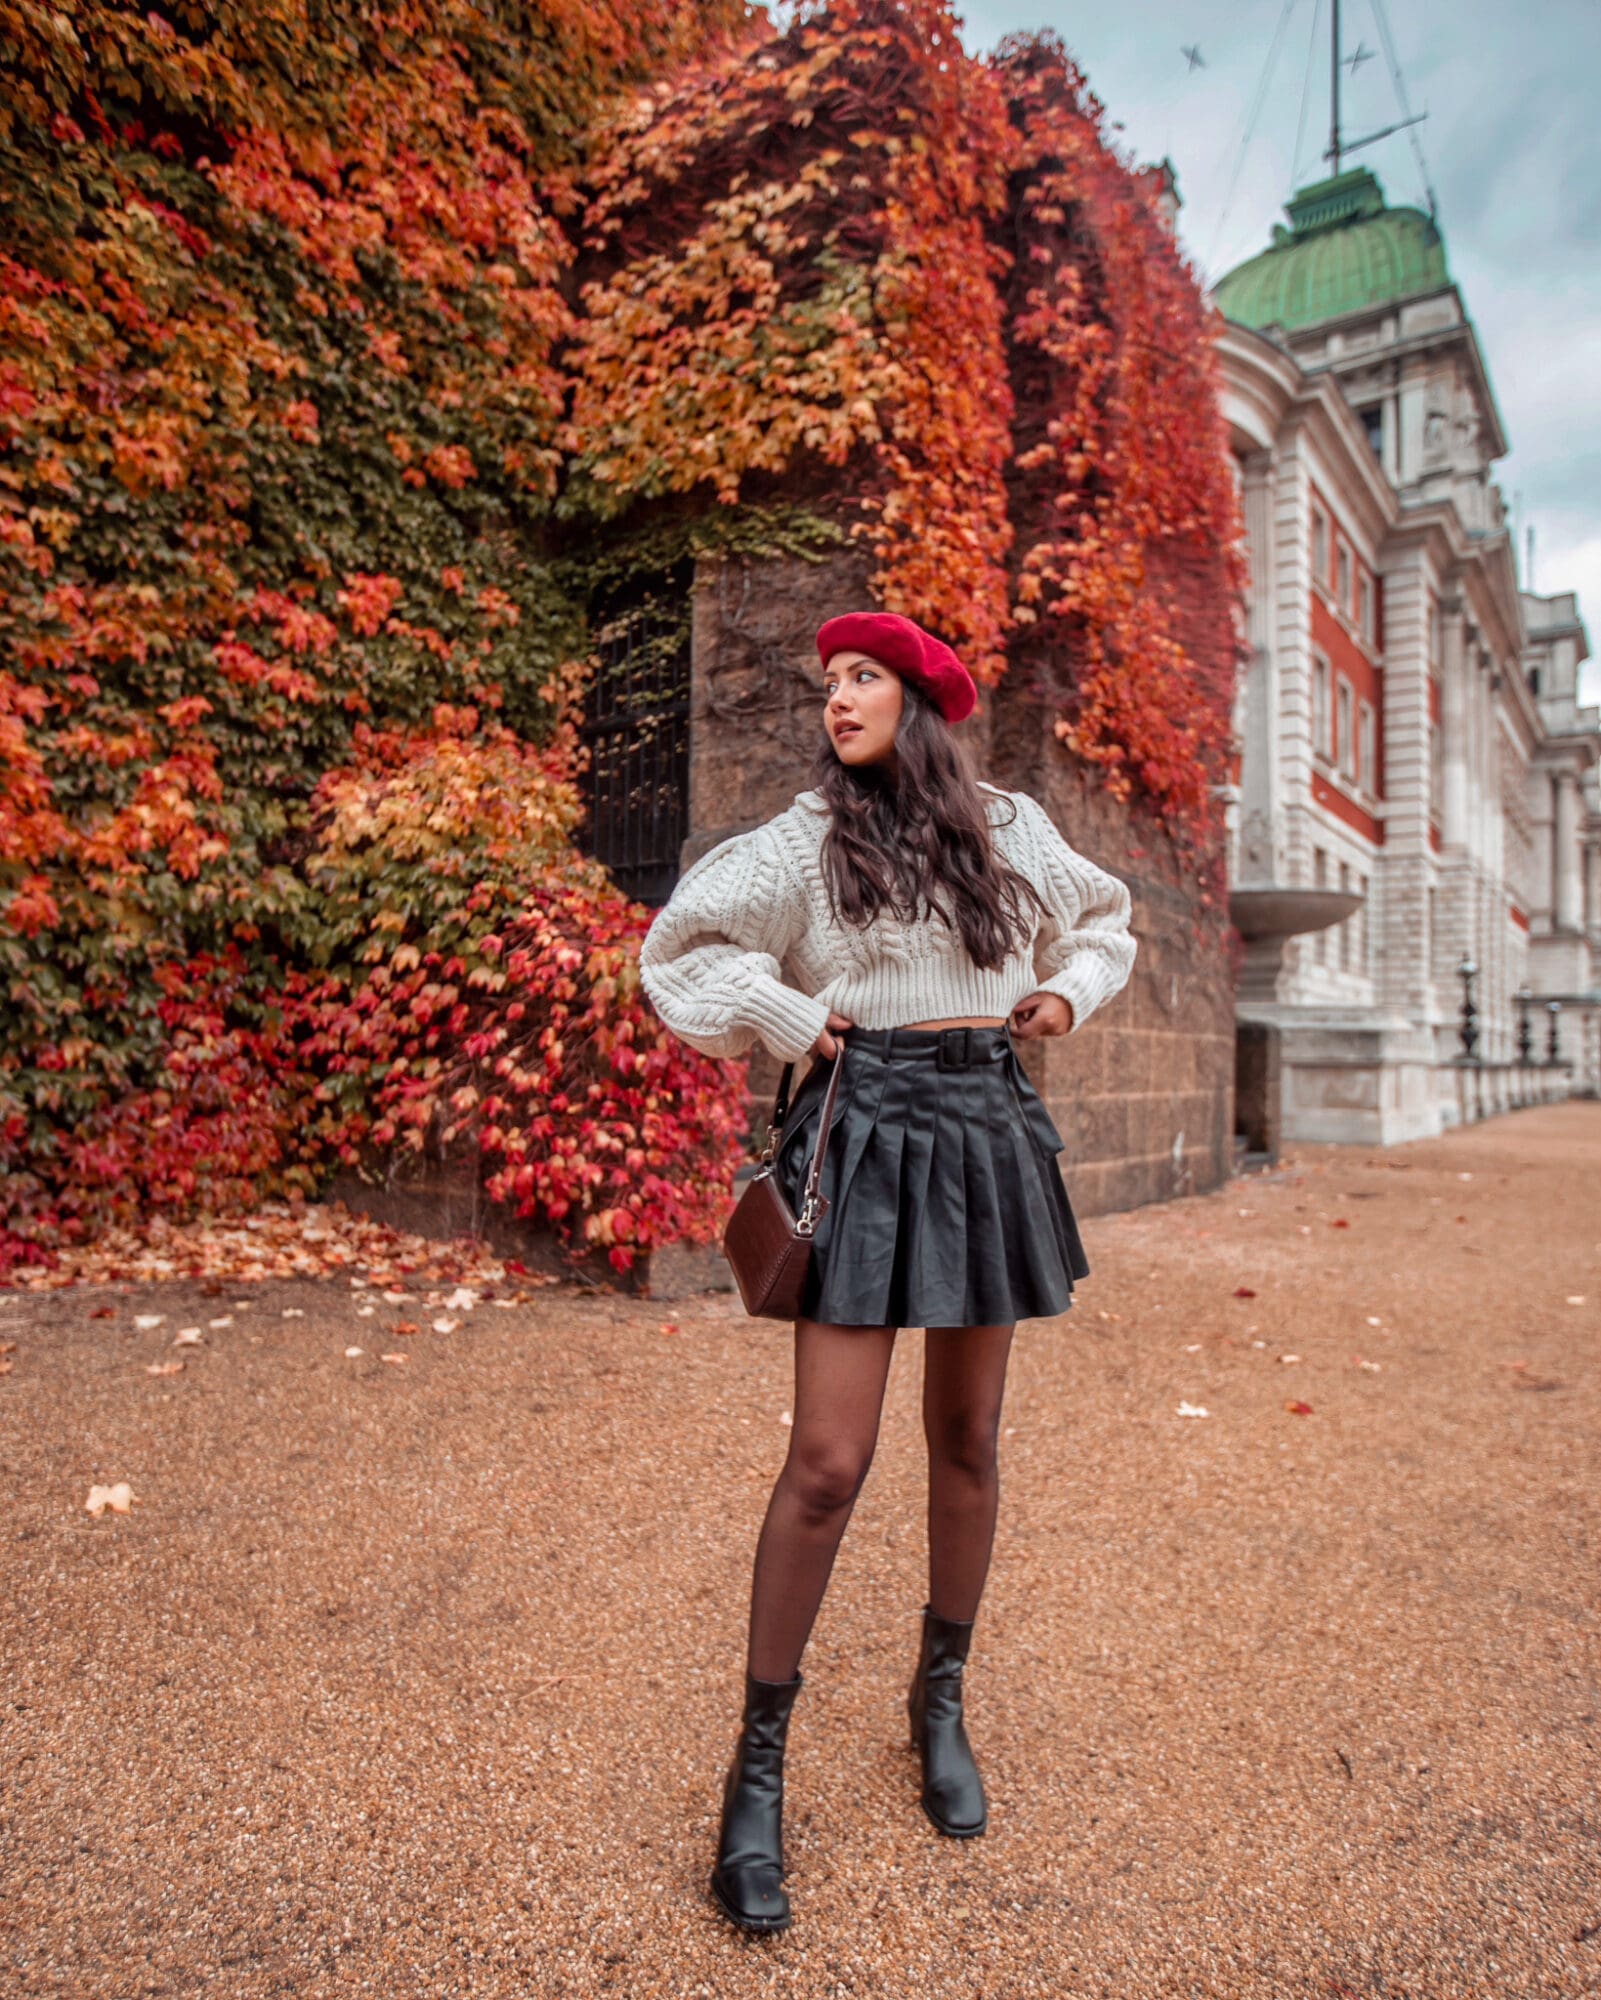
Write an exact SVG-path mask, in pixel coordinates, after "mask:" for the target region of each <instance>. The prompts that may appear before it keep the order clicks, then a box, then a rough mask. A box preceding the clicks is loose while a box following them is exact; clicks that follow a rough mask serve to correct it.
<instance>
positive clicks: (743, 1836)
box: [711, 1671, 801, 1931]
mask: <svg viewBox="0 0 1601 2000" xmlns="http://www.w3.org/2000/svg"><path fill="white" fill-rule="evenodd" d="M800 1685H801V1676H800V1675H799V1674H797V1675H796V1676H795V1678H794V1679H793V1680H792V1681H759V1680H757V1679H755V1677H754V1676H753V1675H752V1674H750V1673H749V1672H748V1671H747V1673H746V1675H745V1719H744V1725H743V1727H742V1729H741V1731H740V1738H739V1744H738V1747H737V1749H736V1750H735V1752H734V1761H733V1763H732V1764H731V1765H730V1767H729V1771H728V1778H727V1781H726V1782H725V1784H724V1786H723V1820H722V1825H721V1827H720V1828H719V1829H718V1834H717V1865H716V1866H715V1867H714V1868H713V1869H712V1884H711V1886H712V1894H713V1895H714V1896H715V1897H716V1898H717V1903H718V1906H719V1908H720V1909H721V1910H722V1912H723V1914H724V1916H726V1917H728V1918H729V1919H730V1920H731V1921H732V1922H734V1923H736V1924H738V1925H740V1926H741V1928H742V1929H745V1930H748V1931H781V1930H785V1929H787V1927H788V1925H789V1898H788V1897H787V1896H786V1895H785V1894H784V1891H783V1887H782V1880H783V1874H784V1739H785V1737H786V1736H787V1735H788V1733H789V1713H790V1710H791V1709H792V1708H793V1707H794V1706H795V1697H796V1695H797V1694H798V1693H799V1692H800Z"/></svg>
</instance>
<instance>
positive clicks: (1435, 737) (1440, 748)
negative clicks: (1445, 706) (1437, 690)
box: [1429, 722, 1445, 826]
mask: <svg viewBox="0 0 1601 2000" xmlns="http://www.w3.org/2000/svg"><path fill="white" fill-rule="evenodd" d="M1444 753H1445V741H1444V738H1443V737H1442V735H1441V733H1440V725H1439V723H1437V722H1431V723H1430V724H1429V818H1430V819H1431V820H1432V821H1433V822H1434V824H1435V825H1436V826H1438V825H1439V824H1440V801H1441V800H1442V799H1443V798H1444V796H1445V755H1444Z"/></svg>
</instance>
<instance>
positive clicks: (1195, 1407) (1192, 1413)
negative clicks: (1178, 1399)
mask: <svg viewBox="0 0 1601 2000" xmlns="http://www.w3.org/2000/svg"><path fill="white" fill-rule="evenodd" d="M1178 1414H1179V1415H1180V1416H1181V1417H1209V1416H1210V1415H1211V1414H1212V1413H1211V1411H1210V1410H1209V1409H1208V1408H1207V1407H1206V1405H1205V1404H1204V1403H1180V1404H1179V1406H1178Z"/></svg>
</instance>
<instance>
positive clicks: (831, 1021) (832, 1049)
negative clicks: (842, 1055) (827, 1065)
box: [812, 1014, 856, 1061]
mask: <svg viewBox="0 0 1601 2000" xmlns="http://www.w3.org/2000/svg"><path fill="white" fill-rule="evenodd" d="M855 1025H856V1023H855V1022H854V1021H847V1020H846V1018H845V1016H844V1015H843V1014H830V1015H829V1017H828V1027H827V1028H825V1029H824V1030H823V1032H822V1033H821V1034H820V1035H819V1036H818V1037H817V1040H816V1041H815V1042H813V1043H812V1050H813V1052H814V1054H816V1055H820V1056H827V1057H828V1058H829V1060H830V1061H832V1060H833V1058H834V1056H835V1055H837V1054H838V1052H839V1043H838V1042H836V1041H835V1039H834V1036H833V1035H831V1034H830V1033H829V1028H832V1029H833V1030H834V1031H835V1033H838V1031H839V1030H840V1029H841V1028H854V1027H855Z"/></svg>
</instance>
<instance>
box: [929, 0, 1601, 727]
mask: <svg viewBox="0 0 1601 2000" xmlns="http://www.w3.org/2000/svg"><path fill="white" fill-rule="evenodd" d="M958 6H959V7H960V11H961V12H962V14H963V16H964V19H965V28H964V36H965V39H966V42H967V45H968V47H969V48H970V49H973V50H975V51H977V50H986V49H990V48H993V47H994V45H995V43H996V42H997V41H998V40H999V39H1000V38H1001V36H1003V35H1005V34H1009V33H1011V32H1012V31H1014V30H1017V29H1030V28H1047V27H1048V28H1054V29H1056V31H1057V32H1058V33H1059V34H1060V35H1061V37H1062V39H1063V41H1064V42H1065V43H1066V44H1067V46H1068V48H1069V50H1070V51H1071V52H1072V54H1073V55H1074V56H1075V58H1076V59H1077V61H1078V62H1079V63H1080V65H1081V66H1082V68H1083V69H1084V71H1085V73H1086V74H1087V76H1088V78H1089V82H1090V87H1091V89H1092V90H1093V91H1094V92H1095V94H1096V96H1097V97H1099V98H1100V100H1101V102H1102V103H1103V104H1104V105H1105V106H1106V109H1107V116H1108V118H1109V120H1112V121H1121V123H1122V126H1123V130H1122V131H1121V132H1118V133H1114V134H1113V137H1114V139H1115V140H1116V141H1117V143H1118V144H1119V145H1121V146H1123V147H1125V148H1126V149H1127V150H1128V151H1130V152H1131V153H1132V154H1133V156H1134V157H1135V158H1136V159H1137V160H1140V161H1146V160H1159V159H1160V158H1161V157H1162V156H1163V155H1164V154H1166V155H1167V156H1168V157H1169V158H1170V159H1171V160H1172V162H1173V164H1174V167H1175V168H1176V169H1177V172H1178V182H1179V195H1180V197H1181V199H1182V201H1183V203H1184V206H1183V208H1182V210H1181V211H1180V214H1179V232H1180V236H1181V238H1182V240H1183V243H1184V247H1185V249H1186V251H1187V253H1188V254H1189V256H1190V258H1191V260H1192V261H1193V263H1194V264H1195V266H1196V268H1197V270H1198V271H1199V272H1200V273H1201V275H1202V277H1203V278H1204V279H1206V280H1208V281H1211V280H1213V279H1215V278H1217V277H1219V276H1220V275H1221V274H1222V273H1223V272H1224V271H1226V270H1229V269H1230V268H1231V267H1232V266H1233V265H1235V264H1237V263H1240V262H1241V261H1243V259H1245V258H1246V257H1250V256H1253V255H1254V254H1255V253H1256V252H1257V251H1258V250H1265V249H1266V248H1267V246H1268V240H1269V231H1270V230H1271V228H1272V225H1273V223H1274V222H1275V221H1282V220H1283V219H1284V217H1283V205H1284V202H1285V200H1286V199H1287V198H1288V196H1289V195H1290V194H1291V193H1292V192H1293V190H1294V189H1295V188H1296V187H1297V186H1304V185H1306V183H1308V182H1309V181H1313V180H1319V179H1321V178H1322V177H1323V176H1324V175H1325V174H1326V173H1327V172H1328V171H1329V169H1328V165H1327V163H1326V162H1325V161H1324V160H1323V159H1322V157H1321V155H1322V153H1323V150H1324V148H1325V147H1326V146H1327V145H1328V142H1329V57H1330V33H1329V10H1330V0H1122V4H1117V0H1113V4H1106V0H1101V4H1098V5H1094V6H1086V5H1079V6H1073V7H1069V6H1066V5H1054V6H1053V5H1051V4H1049V0H968V4H967V5H965V6H962V5H961V0H958ZM1314 10H1315V12H1316V30H1315V36H1314V19H1313V17H1314ZM1386 12H1387V14H1388V17H1389V23H1390V33H1391V39H1392V42H1393V46H1394V49H1395V54H1396V57H1397V59H1398V61H1399V64H1400V69H1401V78H1402V83H1403V85H1404V88H1405V90H1406V95H1407V100H1408V103H1409V104H1410V107H1411V109H1412V111H1414V112H1419V111H1427V112H1428V114H1429V116H1428V118H1427V119H1426V121H1425V122H1424V123H1423V124H1421V125H1418V126H1415V127H1413V128H1412V133H1413V134H1415V135H1416V137H1417V140H1418V143H1419V145H1420V146H1421V148H1422V154H1423V163H1424V167H1425V168H1426V170H1427V173H1428V178H1429V181H1430V183H1432V185H1433V188H1434V192H1435V195H1436V197H1437V214H1438V218H1439V223H1440V229H1441V233H1442V234H1443V236H1444V238H1445V251H1446V263H1447V267H1448V269H1449V271H1450V273H1451V276H1452V277H1453V278H1454V279H1455V281H1456V284H1457V286H1458V288H1459V289H1460V291H1461V293H1462V297H1463V300H1464V302H1465V303H1466V306H1467V310H1468V316H1469V318H1470V319H1471V320H1472V321H1473V323H1474V325H1475V327H1476V329H1477V331H1478V336H1479V345H1480V347H1481V349H1482V350H1483V353H1484V358H1485V365H1486V367H1487V368H1488V370H1489V375H1490V383H1491V387H1492V388H1493V390H1494V392H1495V398H1496V402H1497V405H1498V407H1499V409H1500V412H1501V421H1502V425H1503V428H1504V429H1505V431H1506V435H1507V437H1508V439H1509V440H1510V442H1511V446H1512V449H1511V450H1510V452H1509V453H1508V454H1507V456H1506V457H1505V458H1503V459H1501V460H1500V461H1498V463H1497V465H1496V466H1495V467H1494V469H1493V473H1492V476H1493V477H1494V478H1495V480H1496V481H1497V483H1498V484H1499V486H1500V487H1501V491H1502V494H1503V496H1504V498H1505V500H1506V503H1507V506H1508V507H1509V508H1515V510H1516V519H1517V521H1518V523H1519V532H1518V574H1519V578H1520V580H1521V581H1522V582H1523V584H1524V587H1525V588H1527V587H1529V584H1528V576H1527V573H1526V570H1525V566H1524V555H1525V534H1524V530H1525V529H1526V528H1527V527H1528V526H1530V525H1532V526H1533V528H1534V531H1535V534H1534V541H1535V546H1534V581H1533V588H1535V589H1536V590H1538V591H1540V592H1541V593H1542V594H1547V595H1549V594H1550V593H1552V592H1554V591H1562V590H1576V591H1577V592H1578V593H1579V611H1580V615H1581V616H1582V617H1583V619H1584V621H1585V625H1586V628H1587V630H1588V632H1589V635H1590V641H1591V645H1592V646H1593V647H1594V648H1595V649H1596V650H1597V651H1598V652H1601V164H1598V160H1597V150H1596V145H1595V128H1596V123H1597V116H1598V111H1601V4H1598V0H1530V4H1529V5H1528V6H1527V7H1525V8H1521V9H1519V8H1512V7H1508V6H1507V5H1506V4H1505V0H1493V3H1492V0H1388V4H1387V6H1386ZM1340 15H1341V21H1340V35H1341V46H1342V49H1343V51H1344V53H1345V55H1346V57H1347V59H1349V57H1350V56H1351V55H1352V54H1354V53H1355V52H1356V50H1357V49H1358V47H1359V46H1360V47H1361V48H1364V49H1368V50H1371V51H1372V52H1373V59H1372V60H1371V61H1365V62H1362V63H1360V64H1359V65H1358V66H1357V67H1356V68H1355V70H1354V71H1353V70H1351V69H1349V68H1347V69H1345V70H1343V71H1342V73H1341V84H1340V99H1341V116H1340V126H1341V134H1342V137H1344V138H1360V137H1362V136H1363V135H1365V134H1366V133H1369V132H1374V131H1377V130H1378V129H1379V128H1380V127H1381V126H1385V125H1389V124H1392V123H1394V122H1395V121H1396V120H1397V119H1398V118H1399V117H1400V116H1401V113H1400V111H1399V110H1398V109H1397V100H1396V93H1395V87H1394V84H1393V83H1392V80H1391V74H1390V69H1389V65H1388V63H1387V61H1386V58H1385V46H1386V45H1385V41H1384V39H1383V36H1382V34H1381V31H1380V25H1379V21H1378V19H1377V17H1376V15H1375V12H1374V7H1373V0H1344V4H1343V5H1342V6H1341V9H1340ZM1276 35H1277V37H1278V48H1277V54H1276V58H1275V61H1274V66H1273V70H1272V75H1271V81H1270V82H1269V83H1268V85H1267V87H1266V90H1265V93H1264V92H1263V77H1264V71H1265V68H1266V64H1267V61H1268V54H1269V50H1270V48H1271V47H1272V45H1273V43H1274V40H1275V36H1276ZM1187 44H1188V45H1192V46H1198V47H1199V49H1200V52H1201V55H1202V57H1203V58H1204V62H1205V67H1204V68H1197V69H1194V70H1192V69H1191V67H1190V65H1189V63H1188V62H1187V61H1186V59H1185V57H1184V55H1183V54H1182V53H1181V51H1182V48H1183V47H1184V46H1185V45H1187ZM1309 58H1310V76H1311V84H1310V89H1308V88H1307V87H1306V79H1307V77H1308V71H1309ZM1259 94H1260V95H1261V111H1260V114H1259V116H1258V118H1257V121H1256V125H1255V128H1254V131H1253V132H1252V135H1251V140H1250V145H1249V148H1248V150H1247V151H1246V152H1245V154H1244V157H1243V160H1242V157H1241V148H1242V145H1243V144H1244V141H1245V137H1246V129H1247V125H1248V123H1249V120H1250V117H1251V112H1252V108H1253V106H1254V105H1255V104H1256V103H1257V101H1258V97H1259ZM1303 105H1304V111H1303ZM1411 136H1412V135H1410V134H1408V133H1407V132H1397V133H1395V134H1393V135H1392V136H1391V137H1389V138H1387V139H1381V140H1379V141H1378V143H1377V144H1376V145H1373V146H1366V147H1363V148H1361V149H1360V151H1358V152H1357V153H1356V154H1355V155H1354V156H1353V157H1352V159H1351V160H1350V161H1349V162H1348V164H1351V165H1365V166H1369V167H1371V168H1372V170H1373V172H1374V173H1375V174H1376V175H1377V176H1378V178H1379V182H1380V184H1381V185H1382V187H1383V189H1384V192H1385V196H1386V199H1387V200H1389V201H1390V202H1391V203H1393V204H1395V205H1397V206H1401V205H1406V204H1410V205H1413V206H1416V207H1419V208H1426V207H1427V205H1428V204H1427V201H1426V198H1425V196H1424V178H1423V172H1422V171H1420V168H1419V165H1418V159H1417V155H1416V153H1415V152H1414V150H1413V146H1412V143H1411ZM1580 688H1581V696H1582V698H1583V699H1584V700H1586V701H1591V702H1593V701H1597V700H1601V662H1598V661H1597V660H1594V659H1592V660H1590V661H1588V662H1587V663H1586V665H1585V667H1584V669H1583V679H1582V680H1581V684H1580Z"/></svg>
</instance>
